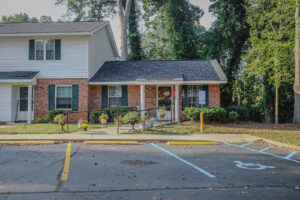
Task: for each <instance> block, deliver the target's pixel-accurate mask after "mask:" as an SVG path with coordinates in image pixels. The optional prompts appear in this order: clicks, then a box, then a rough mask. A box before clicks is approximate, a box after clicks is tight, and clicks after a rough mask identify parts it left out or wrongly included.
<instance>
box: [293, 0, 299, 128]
mask: <svg viewBox="0 0 300 200" xmlns="http://www.w3.org/2000/svg"><path fill="white" fill-rule="evenodd" d="M295 21H296V28H295V29H296V30H295V50H294V53H295V83H294V94H295V103H294V120H293V122H294V123H297V124H300V35H299V34H300V30H299V28H300V5H299V4H297V5H296V12H295Z"/></svg>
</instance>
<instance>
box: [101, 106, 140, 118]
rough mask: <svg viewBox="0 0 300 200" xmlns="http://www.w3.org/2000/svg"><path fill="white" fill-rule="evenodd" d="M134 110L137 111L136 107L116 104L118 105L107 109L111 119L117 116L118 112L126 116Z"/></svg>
mask: <svg viewBox="0 0 300 200" xmlns="http://www.w3.org/2000/svg"><path fill="white" fill-rule="evenodd" d="M132 111H135V109H134V108H131V107H128V106H116V107H112V108H109V109H108V110H107V112H108V114H109V119H110V120H112V119H114V118H116V117H117V115H118V114H119V115H122V116H124V115H126V114H127V113H128V112H132Z"/></svg>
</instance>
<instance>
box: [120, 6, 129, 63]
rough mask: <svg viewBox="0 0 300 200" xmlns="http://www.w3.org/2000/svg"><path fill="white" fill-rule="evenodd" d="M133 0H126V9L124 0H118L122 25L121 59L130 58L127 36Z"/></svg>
mask: <svg viewBox="0 0 300 200" xmlns="http://www.w3.org/2000/svg"><path fill="white" fill-rule="evenodd" d="M130 5H131V0H126V6H125V10H124V8H123V4H122V0H117V6H118V15H119V20H120V25H121V38H120V39H121V47H120V49H121V58H120V60H121V61H127V60H128V39H127V38H128V36H127V26H128V16H129V11H130Z"/></svg>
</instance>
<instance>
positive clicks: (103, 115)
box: [98, 113, 109, 124]
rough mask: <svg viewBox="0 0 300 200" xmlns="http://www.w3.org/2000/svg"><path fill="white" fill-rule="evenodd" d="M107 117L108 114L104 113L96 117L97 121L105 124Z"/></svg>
mask: <svg viewBox="0 0 300 200" xmlns="http://www.w3.org/2000/svg"><path fill="white" fill-rule="evenodd" d="M108 119H109V118H108V115H107V114H105V113H102V114H101V115H100V116H99V118H98V120H99V122H101V124H102V123H104V124H106V123H107V120H108Z"/></svg>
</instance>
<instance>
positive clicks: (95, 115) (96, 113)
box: [89, 110, 103, 124]
mask: <svg viewBox="0 0 300 200" xmlns="http://www.w3.org/2000/svg"><path fill="white" fill-rule="evenodd" d="M102 113H103V111H100V110H93V111H91V112H89V122H91V123H93V124H98V123H99V117H100V115H101V114H102Z"/></svg>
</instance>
